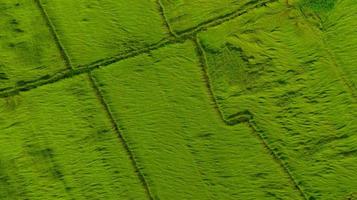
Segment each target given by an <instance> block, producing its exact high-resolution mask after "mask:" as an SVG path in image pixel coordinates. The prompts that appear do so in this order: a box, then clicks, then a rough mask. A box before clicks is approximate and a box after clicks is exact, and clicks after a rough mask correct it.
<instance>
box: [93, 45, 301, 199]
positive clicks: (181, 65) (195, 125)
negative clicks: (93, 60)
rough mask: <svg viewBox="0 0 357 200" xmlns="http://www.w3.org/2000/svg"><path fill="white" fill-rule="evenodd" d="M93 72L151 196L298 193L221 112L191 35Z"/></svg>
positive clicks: (242, 128) (245, 131) (279, 196)
mask: <svg viewBox="0 0 357 200" xmlns="http://www.w3.org/2000/svg"><path fill="white" fill-rule="evenodd" d="M94 74H95V78H96V79H97V81H98V84H99V85H100V88H101V90H102V92H103V94H104V97H105V100H106V101H107V102H108V104H109V107H110V108H111V110H112V113H113V116H114V118H115V119H116V122H117V123H118V124H119V125H120V127H121V129H122V132H123V135H124V136H125V138H126V139H127V141H128V143H129V146H130V147H131V148H132V150H133V151H134V154H135V155H137V160H138V163H139V166H140V168H142V170H143V171H144V172H145V174H146V175H147V179H148V183H149V186H150V188H151V190H152V193H153V195H154V196H155V197H158V198H160V199H202V200H203V199H237V198H242V199H284V198H286V197H288V199H301V198H300V197H299V193H297V192H296V191H294V187H293V185H292V184H291V183H290V181H289V179H288V178H287V175H286V174H284V172H283V171H282V170H281V169H280V168H279V165H278V164H277V163H276V162H275V161H274V160H273V159H272V157H271V156H270V155H269V152H267V150H266V149H264V148H263V146H262V145H261V143H260V141H259V140H258V139H257V138H256V137H255V136H254V133H252V130H251V129H250V128H249V127H248V126H247V125H244V124H242V125H237V126H234V127H229V126H227V125H225V124H224V123H223V121H222V120H221V119H220V117H219V114H218V113H217V111H216V110H215V108H214V105H212V104H213V103H212V102H210V97H209V94H208V92H207V88H205V82H204V81H205V80H204V79H203V75H202V70H201V68H200V64H199V62H198V58H197V57H196V56H195V47H194V46H193V43H192V42H187V43H185V44H182V45H181V44H180V45H171V46H168V47H165V48H162V49H159V50H156V51H153V52H151V54H146V55H142V56H138V57H136V58H133V59H129V60H126V61H123V62H119V63H117V64H114V65H112V66H109V67H108V68H106V69H103V70H98V71H96V72H95V73H94Z"/></svg>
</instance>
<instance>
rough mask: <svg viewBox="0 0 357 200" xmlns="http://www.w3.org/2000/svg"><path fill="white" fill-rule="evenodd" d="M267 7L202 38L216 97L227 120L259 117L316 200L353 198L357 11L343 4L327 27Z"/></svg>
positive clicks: (328, 18) (295, 12) (279, 6)
mask: <svg viewBox="0 0 357 200" xmlns="http://www.w3.org/2000/svg"><path fill="white" fill-rule="evenodd" d="M348 2H349V3H348ZM347 5H348V6H349V7H350V8H347ZM269 6H270V7H269V8H261V9H256V10H254V11H253V12H251V13H249V14H247V15H244V16H242V17H238V18H237V19H236V20H232V21H231V22H229V23H226V24H224V25H221V26H220V27H217V28H212V29H211V30H209V31H207V32H205V33H202V34H199V38H200V41H201V43H202V46H203V48H204V50H205V53H206V57H207V62H208V72H209V76H210V79H211V83H212V87H213V90H214V93H215V95H216V97H217V100H218V102H219V104H220V106H221V107H222V109H223V113H224V115H225V118H227V119H228V118H229V117H230V116H234V114H235V113H237V112H241V111H243V110H249V111H250V112H252V113H253V115H254V123H255V124H256V125H257V127H258V128H259V130H260V131H261V132H262V134H264V135H266V137H267V140H268V142H269V144H271V145H272V147H273V149H274V151H276V152H277V153H278V154H279V157H280V158H281V159H282V160H283V161H285V162H287V164H288V166H289V169H290V170H291V172H292V174H293V176H294V177H295V178H296V181H297V182H298V183H299V185H300V186H301V187H302V189H303V191H304V192H305V193H306V194H307V196H308V197H309V198H310V199H322V200H326V199H331V200H335V199H343V198H347V196H348V195H349V194H350V193H353V192H355V191H356V188H357V181H356V180H357V174H356V173H355V172H356V170H357V164H356V163H357V159H356V158H357V156H356V155H357V153H356V152H357V149H356V146H355V144H356V142H357V137H356V134H355V133H356V131H357V124H356V118H357V112H356V110H357V104H356V98H355V97H356V96H355V92H356V91H355V89H354V88H353V86H351V85H352V84H351V83H352V82H353V81H354V80H355V78H354V77H355V76H356V70H355V69H356V68H355V67H354V66H355V65H354V64H353V60H355V59H354V57H356V56H355V55H356V51H354V49H355V46H356V45H355V44H356V43H355V42H353V41H354V38H353V36H352V35H355V34H354V32H355V31H353V30H354V26H349V25H351V24H354V22H353V20H352V19H354V18H355V17H354V15H353V14H352V13H354V12H353V11H354V10H355V8H356V6H355V5H354V4H353V3H352V1H341V3H340V4H336V8H334V9H333V10H330V11H329V14H328V15H326V16H324V18H321V19H319V18H317V17H316V16H314V15H310V14H306V13H301V10H299V9H295V7H294V6H290V7H287V6H286V4H285V3H283V2H281V3H280V2H278V3H274V4H270V5H269ZM343 8H345V9H347V11H346V12H345V11H344V9H343ZM349 11H351V12H349ZM304 14H305V15H304ZM337 19H343V20H342V21H341V23H340V22H339V21H338V20H337ZM320 20H322V21H320ZM343 33H346V34H347V35H346V36H345V37H348V38H350V40H346V38H343V36H342V35H343ZM349 35H351V36H349Z"/></svg>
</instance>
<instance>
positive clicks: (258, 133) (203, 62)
mask: <svg viewBox="0 0 357 200" xmlns="http://www.w3.org/2000/svg"><path fill="white" fill-rule="evenodd" d="M193 42H194V43H195V45H196V49H197V50H196V52H197V56H198V57H199V62H200V65H201V68H202V73H203V77H204V80H205V82H206V86H207V88H208V93H209V96H211V100H213V104H214V105H213V106H214V109H215V110H216V112H217V113H218V115H219V118H220V119H221V120H222V121H223V122H224V123H225V124H226V125H227V126H235V125H237V124H241V123H246V124H247V125H248V126H249V128H250V129H251V130H252V132H253V133H254V135H255V136H256V137H257V139H258V140H259V141H260V143H261V144H262V145H263V146H264V149H265V150H266V151H267V153H269V154H270V155H271V156H272V158H273V160H275V161H276V162H277V164H278V165H279V166H280V167H281V169H282V170H283V171H284V172H285V173H286V175H287V176H288V178H289V180H290V181H291V184H292V185H293V186H294V188H295V189H296V190H297V191H298V192H299V194H300V196H301V197H303V199H304V200H308V199H309V198H308V196H307V195H306V194H305V192H304V191H303V189H302V188H301V187H300V185H299V184H298V183H297V181H296V180H295V178H294V176H293V175H292V173H291V172H290V169H289V167H288V165H287V164H286V163H285V162H284V161H283V160H282V159H281V158H280V157H279V156H278V155H277V153H276V152H275V151H274V150H273V149H272V148H271V147H270V145H269V143H268V142H267V141H266V139H265V138H267V137H266V136H265V135H264V134H262V132H261V131H260V130H259V129H258V128H257V125H256V124H255V122H254V121H253V119H254V116H253V114H251V113H250V112H249V115H250V118H249V119H244V120H242V121H237V122H231V121H229V120H227V119H226V118H225V117H224V114H223V112H222V109H221V108H220V105H219V103H218V101H217V98H216V96H215V94H214V91H213V89H212V83H211V79H210V76H209V73H208V69H207V67H208V62H207V57H206V54H205V51H204V49H203V47H202V45H201V43H200V41H199V39H198V37H197V36H196V37H195V39H193Z"/></svg>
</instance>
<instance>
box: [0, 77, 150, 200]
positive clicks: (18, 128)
mask: <svg viewBox="0 0 357 200" xmlns="http://www.w3.org/2000/svg"><path fill="white" fill-rule="evenodd" d="M0 111H1V115H0V133H1V134H0V146H1V148H0V199H147V197H146V194H145V193H144V189H143V187H142V186H141V183H140V181H139V179H138V178H137V176H136V174H135V172H134V168H133V166H132V165H131V162H130V160H129V157H128V155H127V154H126V151H125V150H124V148H123V146H122V145H121V143H120V141H119V139H118V138H117V135H116V133H115V132H114V131H113V129H112V125H111V123H110V121H109V119H108V116H107V115H106V113H105V111H103V108H102V105H101V104H100V101H99V100H98V99H97V97H96V96H95V92H94V91H93V89H92V88H91V87H90V84H89V81H88V79H87V77H86V76H80V77H76V78H74V79H68V80H65V81H61V82H58V83H56V84H53V85H48V86H44V87H41V88H40V89H36V90H33V91H30V92H25V93H22V94H21V95H19V96H14V97H11V98H6V99H1V100H0Z"/></svg>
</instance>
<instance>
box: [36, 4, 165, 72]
mask: <svg viewBox="0 0 357 200" xmlns="http://www.w3.org/2000/svg"><path fill="white" fill-rule="evenodd" d="M42 3H43V5H44V8H45V9H46V11H47V13H48V15H49V17H50V19H51V20H52V22H53V24H54V26H55V27H56V30H57V32H58V35H59V38H60V39H61V41H62V43H63V45H64V46H65V48H66V49H67V52H68V54H69V56H70V57H71V59H72V62H73V64H74V65H75V66H78V65H85V64H89V63H91V62H94V61H97V60H101V59H104V58H108V57H111V56H116V55H119V54H124V53H127V52H130V51H133V50H138V49H143V48H145V47H147V46H149V45H152V44H155V43H158V42H159V41H161V40H162V39H164V38H165V37H167V30H166V28H165V26H164V21H163V19H162V18H161V16H160V14H159V7H158V4H157V2H156V1H155V0H144V1H142V0H130V1H127V0H111V1H98V0H76V1H73V0H61V1H55V0H42Z"/></svg>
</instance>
